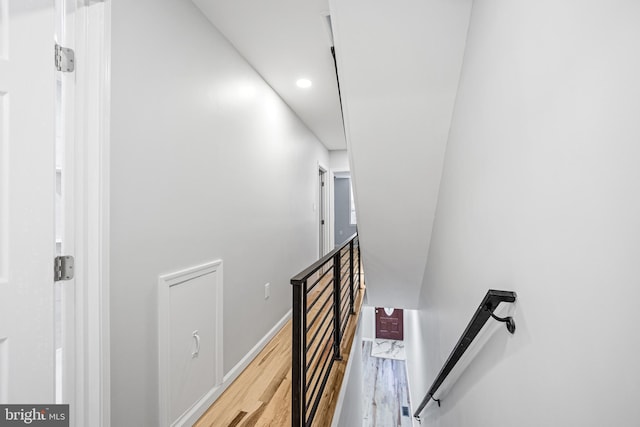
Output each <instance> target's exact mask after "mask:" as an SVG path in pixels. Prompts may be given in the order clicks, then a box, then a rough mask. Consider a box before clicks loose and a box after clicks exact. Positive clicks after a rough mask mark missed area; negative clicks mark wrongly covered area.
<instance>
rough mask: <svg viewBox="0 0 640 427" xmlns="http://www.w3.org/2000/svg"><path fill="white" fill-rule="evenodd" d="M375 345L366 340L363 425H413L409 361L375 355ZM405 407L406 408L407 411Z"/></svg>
mask: <svg viewBox="0 0 640 427" xmlns="http://www.w3.org/2000/svg"><path fill="white" fill-rule="evenodd" d="M371 347H372V341H363V342H362V373H363V385H362V398H363V405H362V407H363V409H364V422H363V424H362V426H363V427H382V426H384V427H411V426H412V425H413V424H412V420H411V404H410V402H409V386H408V384H407V371H406V363H405V361H404V360H394V359H383V358H379V357H373V356H371ZM403 408H406V409H405V411H406V412H405V413H404V414H403Z"/></svg>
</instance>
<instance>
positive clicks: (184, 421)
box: [173, 310, 291, 427]
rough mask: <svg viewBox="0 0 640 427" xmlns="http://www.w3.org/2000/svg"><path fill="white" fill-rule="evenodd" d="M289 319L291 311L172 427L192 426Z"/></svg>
mask: <svg viewBox="0 0 640 427" xmlns="http://www.w3.org/2000/svg"><path fill="white" fill-rule="evenodd" d="M289 319H291V310H289V311H288V312H287V314H285V315H284V317H282V319H280V320H279V321H278V323H276V324H275V326H274V327H273V328H271V330H270V331H269V332H267V334H266V335H265V336H264V337H262V339H261V340H260V341H258V343H257V344H256V345H255V346H253V348H252V349H251V350H249V352H248V353H247V354H246V355H245V356H244V357H243V358H242V359H241V360H240V361H239V362H238V363H237V364H236V365H235V366H234V367H233V368H231V370H230V371H229V372H228V373H227V374H226V375H225V376H224V377H223V380H222V384H220V385H219V386H218V387H216V388H214V389H212V390H211V391H209V393H207V394H205V395H204V396H203V397H202V399H200V400H199V401H198V402H197V403H196V404H194V405H193V406H192V407H191V409H189V410H188V411H187V412H185V413H184V415H182V416H181V417H180V418H179V419H178V420H177V421H176V422H175V423H174V424H173V426H176V427H182V426H192V425H193V424H195V422H196V421H198V419H199V418H200V417H201V416H202V415H203V414H204V413H205V412H206V411H207V409H209V407H210V406H211V405H212V404H213V402H215V401H216V400H217V399H218V397H220V395H222V393H223V392H224V391H225V390H226V389H227V388H228V387H229V386H230V385H231V383H233V382H234V381H235V380H236V378H238V376H239V375H240V374H241V373H242V371H244V370H245V369H246V368H247V366H249V364H250V363H251V362H252V361H253V359H255V358H256V356H257V355H258V354H260V352H261V351H262V349H264V348H265V347H266V345H267V344H268V343H269V341H271V340H272V339H273V337H275V336H276V334H277V333H278V332H280V329H282V328H283V327H284V325H286V324H287V322H288V321H289Z"/></svg>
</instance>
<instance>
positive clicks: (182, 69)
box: [111, 0, 329, 427]
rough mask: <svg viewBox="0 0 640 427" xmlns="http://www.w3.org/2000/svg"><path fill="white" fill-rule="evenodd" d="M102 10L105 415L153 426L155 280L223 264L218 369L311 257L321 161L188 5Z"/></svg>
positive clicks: (324, 158) (286, 299)
mask: <svg viewBox="0 0 640 427" xmlns="http://www.w3.org/2000/svg"><path fill="white" fill-rule="evenodd" d="M112 4H113V6H112V8H113V9H112V23H113V27H112V32H113V36H112V50H113V60H112V88H113V91H112V108H111V111H112V126H111V140H112V141H111V147H112V152H111V164H112V172H111V176H112V182H111V191H112V193H111V221H112V222H111V229H112V235H111V265H112V271H111V298H112V301H111V307H112V310H113V311H112V315H111V319H112V325H111V333H112V335H111V343H112V349H111V350H112V354H111V356H112V361H111V367H112V379H111V380H112V384H111V389H112V391H113V393H112V407H113V410H112V411H113V412H112V420H113V425H114V426H123V427H126V426H155V425H158V417H157V413H158V403H157V388H158V375H157V352H156V348H157V339H156V328H157V324H156V316H157V309H156V299H157V286H158V285H157V277H158V275H159V274H162V273H167V272H171V271H175V270H177V269H181V268H185V267H189V266H192V265H196V264H199V263H202V262H205V261H209V260H214V259H218V258H220V259H222V260H223V261H224V370H225V372H228V371H229V370H230V369H231V368H232V367H233V366H234V365H235V364H236V363H237V362H238V361H239V360H240V359H241V358H242V357H243V356H244V355H245V354H246V353H247V352H248V351H249V350H250V349H251V348H252V347H253V346H254V345H255V344H256V343H257V342H258V340H259V339H260V338H261V337H262V336H264V335H265V334H266V333H267V332H268V331H269V329H270V328H271V327H272V326H273V325H274V324H275V323H276V322H277V321H278V320H279V319H280V318H282V316H283V315H284V314H285V313H286V312H287V311H288V310H289V309H290V305H291V298H290V285H289V279H290V277H291V276H293V275H294V274H296V273H297V272H298V271H300V270H301V269H302V268H304V267H306V266H307V265H308V264H310V263H311V262H313V261H314V260H315V259H316V255H317V247H318V244H317V239H318V232H317V229H318V228H317V215H316V213H314V212H313V205H314V203H316V201H317V173H318V172H317V164H318V162H319V161H320V162H321V163H324V164H328V162H329V156H328V152H327V151H326V149H325V148H324V147H323V146H322V145H321V144H320V142H319V141H318V140H317V139H316V138H315V137H314V136H313V134H312V133H311V132H309V131H308V129H307V128H306V127H305V126H304V125H303V124H302V123H301V122H300V120H299V119H298V118H297V117H296V115H295V114H293V112H292V111H291V110H290V109H289V108H288V107H287V106H286V105H285V104H284V103H283V102H282V101H281V99H280V98H279V97H278V96H277V95H276V94H275V93H274V92H273V91H272V90H271V89H270V88H269V86H267V84H265V83H264V81H263V80H262V79H261V78H260V77H259V76H258V75H257V74H256V72H255V71H254V70H253V69H252V68H251V67H250V66H249V65H248V64H247V63H246V62H245V61H244V60H243V59H242V58H241V57H240V56H239V54H238V53H237V52H236V51H235V50H234V49H233V48H232V47H231V46H230V45H229V44H228V43H227V41H226V40H225V39H224V38H223V37H222V36H221V35H220V34H219V33H218V32H217V31H216V30H215V29H214V28H213V27H212V26H211V24H210V23H209V22H208V21H207V20H206V19H205V18H204V16H202V15H201V14H200V12H199V11H198V10H197V9H196V7H195V6H194V5H193V4H192V3H191V2H189V1H182V0H162V1H152V0H142V1H117V2H113V3H112ZM267 282H270V283H271V298H270V299H268V300H264V298H263V296H264V288H263V287H264V284H265V283H267Z"/></svg>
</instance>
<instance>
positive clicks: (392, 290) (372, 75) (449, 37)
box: [329, 0, 471, 308]
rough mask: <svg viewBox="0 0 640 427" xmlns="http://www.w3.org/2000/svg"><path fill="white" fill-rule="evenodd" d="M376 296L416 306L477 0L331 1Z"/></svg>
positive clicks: (385, 302) (376, 301) (386, 302)
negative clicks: (467, 37) (461, 71)
mask: <svg viewBox="0 0 640 427" xmlns="http://www.w3.org/2000/svg"><path fill="white" fill-rule="evenodd" d="M329 3H330V5H331V19H332V23H333V29H334V39H335V45H336V55H337V62H338V74H339V75H340V90H341V93H342V101H343V107H344V117H345V122H346V123H345V125H346V135H347V146H348V149H349V155H350V157H351V174H352V177H353V187H354V193H355V196H356V209H357V212H358V231H359V232H360V238H361V240H360V241H361V243H362V259H363V262H364V266H365V268H366V270H367V279H368V281H367V293H368V298H369V303H370V304H371V305H378V306H383V307H397V308H416V307H417V301H418V296H419V294H420V287H421V284H422V279H423V275H424V269H425V264H426V259H427V254H428V249H429V241H430V237H431V229H432V225H433V218H434V215H435V209H436V201H437V196H438V188H439V184H440V176H441V172H442V163H443V159H444V152H445V146H446V141H447V135H448V132H449V124H450V120H451V115H452V112H453V105H454V100H455V94H456V89H457V86H458V78H459V75H460V69H461V66H462V56H463V52H464V43H465V38H466V32H467V24H468V22H469V13H470V9H471V0H454V1H451V0H430V1H424V0H402V1H398V2H394V3H393V6H390V3H389V2H388V1H385V0H330V2H329Z"/></svg>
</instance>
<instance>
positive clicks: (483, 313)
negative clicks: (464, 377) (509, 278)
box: [413, 289, 517, 420]
mask: <svg viewBox="0 0 640 427" xmlns="http://www.w3.org/2000/svg"><path fill="white" fill-rule="evenodd" d="M516 297H517V295H516V293H515V292H512V291H498V290H494V289H490V290H489V291H488V292H487V294H486V295H485V296H484V298H483V300H482V302H481V303H480V306H479V307H478V309H477V310H476V312H475V313H474V315H473V317H472V318H471V321H470V322H469V324H468V325H467V328H466V329H465V330H464V332H463V333H462V336H461V337H460V340H458V343H457V344H456V346H455V347H454V348H453V351H452V352H451V354H450V355H449V358H448V359H447V361H446V362H445V364H444V366H443V367H442V369H441V370H440V373H439V374H438V376H437V377H436V379H435V380H434V381H433V384H432V385H431V387H430V388H429V391H427V394H426V395H425V396H424V399H422V402H421V403H420V406H418V408H417V409H416V411H415V412H414V414H413V416H414V417H415V418H417V419H418V420H420V414H421V413H422V411H423V410H424V408H425V406H427V403H429V401H431V400H433V401H435V402H437V403H438V406H440V400H439V399H436V398H435V394H436V392H437V391H438V388H439V387H440V386H441V385H442V383H443V382H444V380H445V379H446V378H447V375H449V373H450V372H451V371H452V370H453V368H454V366H456V363H458V361H459V360H460V358H461V357H462V355H463V354H464V353H465V351H467V349H468V348H469V346H470V345H471V342H472V341H473V339H474V338H475V337H476V336H477V335H478V333H479V332H480V330H481V329H482V327H483V326H484V325H485V323H486V322H487V320H489V318H490V317H492V318H493V319H495V320H497V321H499V322H504V323H505V324H506V327H507V330H508V331H509V332H510V333H512V334H513V333H515V331H516V324H515V322H514V321H513V318H512V317H505V318H501V317H498V316H496V315H495V314H493V311H494V310H495V309H496V308H497V307H498V304H500V303H501V302H515V300H516Z"/></svg>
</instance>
